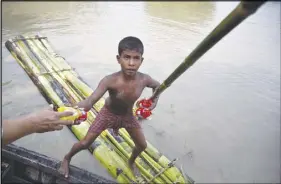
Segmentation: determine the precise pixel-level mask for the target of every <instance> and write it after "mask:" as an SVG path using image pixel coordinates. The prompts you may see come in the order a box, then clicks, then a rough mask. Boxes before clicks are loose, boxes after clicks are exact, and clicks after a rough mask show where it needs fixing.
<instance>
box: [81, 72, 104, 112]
mask: <svg viewBox="0 0 281 184" xmlns="http://www.w3.org/2000/svg"><path fill="white" fill-rule="evenodd" d="M108 84H109V78H108V77H107V76H106V77H104V78H103V79H102V80H101V81H100V82H99V84H98V87H97V88H96V89H95V91H94V92H93V93H92V94H91V95H90V96H88V97H87V98H86V99H84V100H82V101H81V102H79V103H77V106H78V107H79V108H84V110H85V111H89V110H90V109H91V108H92V107H93V105H94V104H95V103H96V102H97V101H98V100H99V99H100V98H101V97H102V96H103V95H104V94H105V92H106V91H107V89H108Z"/></svg>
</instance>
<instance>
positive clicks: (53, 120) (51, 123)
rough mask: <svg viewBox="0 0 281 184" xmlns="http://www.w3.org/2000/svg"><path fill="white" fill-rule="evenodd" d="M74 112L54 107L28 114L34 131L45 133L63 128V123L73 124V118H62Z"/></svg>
mask: <svg viewBox="0 0 281 184" xmlns="http://www.w3.org/2000/svg"><path fill="white" fill-rule="evenodd" d="M72 114H73V112H70V111H64V112H56V111H53V110H52V108H49V109H45V110H42V111H38V112H36V113H32V114H30V115H29V116H28V119H29V121H30V122H31V124H32V129H33V132H36V133H43V132H49V131H55V130H61V129H62V128H63V125H72V124H73V123H74V122H73V121H71V120H61V119H60V118H62V117H65V116H71V115H72Z"/></svg>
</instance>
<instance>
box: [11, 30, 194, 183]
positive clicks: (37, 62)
mask: <svg viewBox="0 0 281 184" xmlns="http://www.w3.org/2000/svg"><path fill="white" fill-rule="evenodd" d="M5 46H6V48H7V49H8V50H9V51H10V53H11V54H12V55H13V57H14V58H15V59H16V61H17V62H18V63H19V65H20V66H21V67H22V68H23V69H24V70H25V72H26V73H27V75H28V76H29V77H30V79H31V80H32V81H33V83H34V84H35V85H36V86H37V87H38V89H39V91H40V92H41V94H42V95H43V96H44V98H45V99H46V101H47V102H48V103H49V104H54V105H56V106H58V107H61V106H64V105H66V104H75V103H77V102H79V101H81V100H82V99H85V98H86V97H88V96H89V95H91V93H92V92H93V89H92V88H91V87H90V86H89V85H88V84H87V83H86V82H84V81H83V80H82V78H81V77H80V76H79V75H78V74H77V73H76V72H75V71H74V70H73V68H72V67H71V66H70V65H69V64H68V63H67V62H66V61H65V59H64V58H63V57H61V56H59V55H58V54H57V53H56V52H55V51H54V50H53V48H52V46H51V45H50V43H49V41H48V39H47V37H42V36H39V35H36V36H32V37H27V36H25V37H24V36H17V37H15V38H14V39H10V40H8V41H7V42H6V43H5ZM104 100H105V99H104V98H102V99H101V100H100V101H98V102H97V103H96V104H94V106H93V108H92V109H91V110H90V111H89V113H88V119H87V120H86V121H84V122H82V123H81V124H79V125H72V126H69V129H70V130H71V131H72V133H73V134H74V135H75V136H76V137H77V139H79V140H81V139H83V138H84V136H85V135H86V133H87V131H88V128H89V127H90V125H91V123H93V122H94V119H95V117H96V115H97V113H98V112H99V111H100V110H101V108H102V106H103V105H104V102H105V101H104ZM147 145H148V146H147V149H146V150H145V151H144V152H143V153H141V155H140V156H139V157H138V158H137V159H136V165H137V167H138V168H139V170H140V172H141V176H139V177H137V178H135V176H134V175H133V173H132V172H131V170H130V169H129V167H128V165H127V162H128V159H129V157H130V155H131V153H132V149H133V146H134V143H133V141H132V139H131V138H130V136H129V134H128V133H127V131H126V130H125V129H124V128H122V129H120V130H119V135H118V136H116V135H115V134H113V131H111V129H107V130H105V131H103V132H102V133H101V135H100V136H99V137H98V138H97V139H96V141H95V142H94V143H93V144H92V145H91V146H90V147H89V151H90V152H91V153H92V154H93V155H94V156H95V158H96V159H98V160H99V162H100V163H101V165H103V166H104V167H105V168H106V169H107V171H108V172H109V173H110V174H111V175H112V177H113V178H115V179H116V181H117V182H118V183H132V182H136V183H193V180H192V179H191V178H190V177H188V176H187V175H186V174H184V173H183V172H181V170H180V169H179V168H177V167H176V166H175V164H174V162H175V160H173V161H171V160H169V159H168V158H167V157H166V156H164V155H163V154H161V153H159V151H158V150H157V149H156V148H155V147H153V145H151V144H150V143H149V142H147ZM70 174H71V173H70Z"/></svg>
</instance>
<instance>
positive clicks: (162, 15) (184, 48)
mask: <svg viewBox="0 0 281 184" xmlns="http://www.w3.org/2000/svg"><path fill="white" fill-rule="evenodd" d="M237 4H238V2H200V3H199V2H3V3H2V84H6V85H3V86H2V118H3V119H7V118H15V117H17V116H20V115H23V114H26V113H30V112H33V111H36V110H38V109H41V108H44V107H46V106H47V103H46V101H45V100H44V99H43V97H42V96H41V95H40V93H39V92H38V90H37V88H36V87H35V85H34V84H33V83H32V82H31V80H30V79H29V78H28V77H27V75H26V74H25V72H24V71H23V69H22V68H21V67H20V66H19V65H18V64H17V63H16V62H15V60H14V59H13V58H12V56H11V55H10V53H9V52H8V51H7V49H6V48H5V46H4V43H5V41H7V39H9V38H12V37H14V36H16V35H19V34H25V33H30V34H36V33H40V34H42V35H44V36H47V37H48V39H49V40H50V42H51V44H52V45H53V46H54V48H55V49H56V51H57V52H58V53H59V54H60V55H62V56H63V57H65V58H66V59H67V61H68V62H69V63H70V64H71V66H73V67H74V68H76V71H77V72H78V73H79V74H80V75H81V76H82V78H83V79H84V80H85V81H87V82H88V83H89V84H90V85H91V86H92V88H93V89H94V88H95V87H96V86H97V84H98V82H99V80H100V79H101V78H102V77H103V76H104V75H107V74H109V73H111V72H115V71H117V70H119V65H118V63H117V61H116V59H115V57H116V54H117V46H118V42H119V41H120V40H121V39H122V38H123V37H125V36H128V35H132V36H137V37H139V38H140V39H141V40H142V41H143V43H144V46H145V48H144V58H145V59H144V62H143V65H142V66H141V68H140V71H141V72H145V73H148V74H150V75H151V76H152V77H154V78H155V79H157V80H159V81H160V82H162V81H164V80H165V79H166V78H167V77H168V75H169V74H170V73H171V72H173V70H174V69H175V68H176V67H177V66H178V65H179V64H180V63H181V62H182V61H183V60H184V58H185V57H186V56H187V55H188V54H189V53H190V52H191V51H192V50H193V49H194V48H195V47H196V46H197V45H198V44H199V43H200V42H201V41H202V40H203V39H204V38H205V37H206V36H207V34H208V33H209V32H210V31H211V30H212V29H213V28H214V27H215V26H216V25H218V23H219V22H220V21H221V20H222V19H223V18H224V17H225V16H226V15H227V14H228V13H230V11H232V10H233V8H234V7H235V6H236V5H237ZM150 94H151V90H149V89H146V90H145V92H144V93H143V95H142V97H148V96H149V95H150ZM143 127H144V129H145V136H146V137H147V140H148V141H149V142H150V143H152V144H153V145H154V146H155V147H156V148H157V149H158V150H159V151H161V152H162V153H163V154H165V155H166V156H167V157H169V158H170V159H173V158H176V157H179V158H180V161H179V163H178V165H179V166H181V165H183V168H184V171H185V172H187V173H188V175H190V176H191V177H192V178H193V179H194V180H195V181H196V182H197V183H202V182H227V183H229V182H245V183H246V182H247V183H248V182H250V183H252V182H267V183H269V182H275V183H276V182H280V2H267V3H266V4H265V5H264V6H262V7H261V8H260V9H259V10H258V11H257V13H256V14H254V15H252V16H251V17H249V18H248V19H247V20H246V21H244V22H243V23H242V24H241V25H239V26H238V27H237V28H235V29H234V30H233V31H232V32H231V33H229V34H228V35H227V36H226V37H225V38H223V39H222V40H221V41H220V42H219V43H218V44H217V45H215V46H214V47H213V48H212V49H211V50H210V51H209V52H207V53H206V54H205V55H204V56H203V57H202V58H200V59H199V60H198V61H197V63H196V64H194V65H193V66H192V67H191V68H190V69H189V70H188V71H187V72H186V73H184V74H183V75H182V76H181V77H180V78H178V79H177V80H176V81H175V82H174V83H173V84H172V85H171V87H170V88H169V89H167V90H166V91H165V92H164V93H163V94H162V95H161V97H160V100H159V103H158V106H157V108H156V109H155V115H154V116H153V119H152V120H151V121H148V122H146V123H144V124H143ZM76 141H77V140H76V138H75V137H74V136H73V134H72V133H71V132H70V131H69V130H68V129H67V128H64V129H63V130H62V131H60V132H50V133H45V134H32V135H29V136H27V137H24V138H22V139H20V140H18V141H16V143H15V144H17V145H20V146H23V147H26V148H28V149H31V150H34V151H38V152H40V153H43V154H46V155H48V156H51V157H55V158H57V159H62V158H63V156H64V155H65V154H66V152H68V151H69V149H70V148H71V146H72V145H73V144H74V143H75V142H76ZM72 164H74V165H76V166H78V167H82V168H85V169H88V170H89V171H91V172H94V173H97V174H100V175H103V176H105V177H107V178H110V176H109V175H108V174H107V172H106V170H105V169H104V168H103V167H102V166H101V165H100V164H99V163H98V161H97V160H95V159H93V157H92V156H91V154H90V153H89V152H88V151H87V150H85V151H82V152H81V153H79V154H78V155H76V156H75V157H74V158H73V160H72Z"/></svg>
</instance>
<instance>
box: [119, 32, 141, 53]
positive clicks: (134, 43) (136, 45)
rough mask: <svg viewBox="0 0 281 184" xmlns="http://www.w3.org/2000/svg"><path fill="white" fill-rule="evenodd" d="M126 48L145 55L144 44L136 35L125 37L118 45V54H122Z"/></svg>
mask: <svg viewBox="0 0 281 184" xmlns="http://www.w3.org/2000/svg"><path fill="white" fill-rule="evenodd" d="M124 50H135V51H137V52H139V53H141V55H143V50H144V49H143V44H142V42H141V40H140V39H138V38H137V37H134V36H128V37H125V38H123V39H122V40H121V41H120V42H119V45H118V54H119V55H121V54H122V52H123V51H124Z"/></svg>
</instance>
